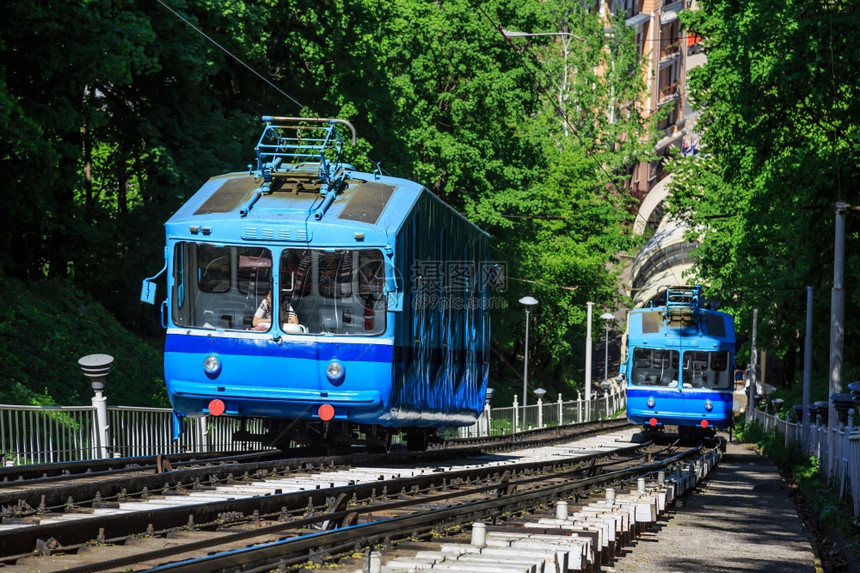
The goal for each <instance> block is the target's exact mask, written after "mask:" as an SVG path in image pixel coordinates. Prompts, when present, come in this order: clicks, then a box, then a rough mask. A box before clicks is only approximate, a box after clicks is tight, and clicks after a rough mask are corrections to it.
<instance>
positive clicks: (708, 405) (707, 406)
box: [705, 400, 714, 412]
mask: <svg viewBox="0 0 860 573" xmlns="http://www.w3.org/2000/svg"><path fill="white" fill-rule="evenodd" d="M713 409H714V405H713V404H712V403H711V401H710V400H705V410H707V411H708V412H710V411H711V410H713Z"/></svg>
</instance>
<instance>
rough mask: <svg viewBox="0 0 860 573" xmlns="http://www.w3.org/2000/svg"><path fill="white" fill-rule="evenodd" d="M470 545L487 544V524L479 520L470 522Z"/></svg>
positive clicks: (479, 545) (483, 545)
mask: <svg viewBox="0 0 860 573" xmlns="http://www.w3.org/2000/svg"><path fill="white" fill-rule="evenodd" d="M472 545H473V546H475V547H486V546H487V525H486V524H485V523H482V522H480V521H476V522H475V523H473V524H472Z"/></svg>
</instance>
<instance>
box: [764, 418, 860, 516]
mask: <svg viewBox="0 0 860 573" xmlns="http://www.w3.org/2000/svg"><path fill="white" fill-rule="evenodd" d="M747 418H748V423H754V424H757V425H758V426H759V427H761V428H762V430H763V431H764V432H765V433H768V432H775V433H776V434H777V435H780V436H782V438H783V439H784V440H785V442H784V444H785V446H786V447H792V446H793V447H798V448H801V451H803V453H805V454H806V455H809V456H813V457H815V458H817V459H818V465H819V468H820V469H821V471H822V472H823V473H824V475H825V476H826V477H827V479H829V480H835V481H836V482H837V483H838V484H839V494H840V496H841V497H842V498H843V499H849V500H850V501H851V504H852V507H853V510H854V519H855V520H856V519H858V518H860V427H858V426H855V425H854V410H853V409H851V410H849V411H848V416H847V419H846V422H839V424H838V425H834V427H833V428H829V427H828V424H827V421H826V420H825V421H822V420H821V418H820V417H818V418H817V419H816V421H815V423H810V424H809V426H808V431H807V432H804V424H802V423H799V422H789V421H788V420H783V419H781V418H779V416H777V415H775V414H770V413H767V412H762V411H761V410H759V409H758V408H747ZM810 418H811V416H810ZM804 433H806V435H807V436H808V438H807V439H806V440H805V441H804V438H803V436H804Z"/></svg>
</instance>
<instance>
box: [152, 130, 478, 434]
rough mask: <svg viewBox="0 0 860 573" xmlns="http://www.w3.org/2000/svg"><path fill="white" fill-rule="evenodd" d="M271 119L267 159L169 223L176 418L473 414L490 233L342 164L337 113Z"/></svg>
mask: <svg viewBox="0 0 860 573" xmlns="http://www.w3.org/2000/svg"><path fill="white" fill-rule="evenodd" d="M264 119H268V122H267V125H266V128H265V130H264V134H263V137H261V139H260V143H259V144H258V147H257V155H258V164H257V170H255V171H251V172H250V173H249V172H238V173H228V174H224V175H219V176H216V177H212V178H211V179H210V180H209V181H207V182H206V183H205V184H204V185H203V186H202V187H201V188H200V189H199V190H198V191H197V192H196V193H195V194H194V196H192V197H191V198H190V199H189V200H188V201H187V202H186V203H185V204H184V205H183V206H182V207H181V208H180V209H179V210H178V211H177V212H176V213H175V215H174V216H173V217H171V218H170V220H169V221H167V223H166V225H165V229H166V238H167V242H166V249H165V258H166V266H165V269H166V271H167V288H168V294H167V300H166V302H165V303H164V305H163V308H162V310H163V319H164V321H165V323H166V326H167V337H166V343H165V352H164V370H165V380H166V384H167V389H168V394H169V397H170V400H171V403H172V404H173V408H174V410H175V412H176V414H177V415H178V416H180V417H184V416H190V417H197V416H203V415H210V414H211V415H225V416H235V417H239V418H263V419H266V420H270V421H271V420H284V421H287V422H286V423H290V421H299V422H301V421H308V422H348V423H351V424H357V425H362V426H370V425H378V426H381V427H386V428H401V427H402V428H440V427H450V426H461V425H467V424H471V423H473V422H474V421H475V419H476V418H477V416H478V415H479V414H480V413H481V411H482V410H483V407H484V400H485V396H486V389H487V380H488V363H487V359H488V348H489V342H490V338H489V336H490V333H489V295H490V291H489V288H490V287H489V281H488V278H489V276H490V274H489V265H490V264H491V261H490V256H489V236H488V235H487V234H486V233H484V232H483V231H481V230H480V229H478V228H477V227H475V226H474V225H473V224H471V223H470V222H469V221H467V220H466V219H465V218H463V217H462V216H461V215H459V214H458V213H457V212H456V211H454V210H453V209H451V208H450V207H449V206H448V205H446V204H445V203H444V202H442V201H441V200H440V199H438V198H437V197H436V196H434V195H433V194H432V193H431V192H430V191H428V190H427V189H426V188H424V187H423V186H421V185H419V184H417V183H414V182H412V181H408V180H405V179H399V178H395V177H387V176H383V175H381V174H380V173H362V172H358V171H356V170H354V169H352V168H351V167H350V166H349V165H346V164H342V163H340V162H339V156H340V155H339V154H340V136H339V134H338V133H337V124H336V123H335V122H337V121H339V120H301V121H297V120H293V119H292V118H264ZM281 120H283V121H281ZM286 120H289V121H286ZM308 122H316V124H313V123H312V124H311V126H310V127H309V126H308V125H305V124H306V123H308ZM341 123H344V122H341ZM317 124H322V125H317ZM350 128H351V126H350ZM293 133H298V135H290V134H293ZM308 141H310V142H311V143H308ZM332 150H334V151H332ZM308 157H310V158H311V159H316V160H311V161H308V160H307V159H308ZM332 157H334V158H332ZM151 286H152V285H151V282H149V283H148V282H146V281H145V283H144V293H147V292H151V290H150V289H151ZM142 299H144V300H147V295H146V294H144V296H142ZM147 301H148V302H152V297H151V295H149V300H147Z"/></svg>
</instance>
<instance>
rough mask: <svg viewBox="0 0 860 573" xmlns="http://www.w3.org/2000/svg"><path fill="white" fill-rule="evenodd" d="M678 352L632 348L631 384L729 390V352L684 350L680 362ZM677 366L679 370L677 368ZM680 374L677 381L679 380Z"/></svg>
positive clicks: (730, 386)
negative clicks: (679, 385)
mask: <svg viewBox="0 0 860 573" xmlns="http://www.w3.org/2000/svg"><path fill="white" fill-rule="evenodd" d="M679 358H680V353H679V352H678V351H677V350H667V349H654V348H634V349H633V363H632V365H631V368H630V384H632V385H635V386H664V387H667V388H677V387H678V384H681V385H682V386H683V387H684V388H706V389H712V390H728V389H730V388H732V380H731V376H730V374H731V372H730V366H731V356H730V355H729V352H728V351H725V350H720V351H716V352H703V351H698V350H687V351H685V352H684V355H683V362H682V363H681V362H679ZM679 365H681V366H682V367H680V368H679ZM679 374H680V377H679Z"/></svg>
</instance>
